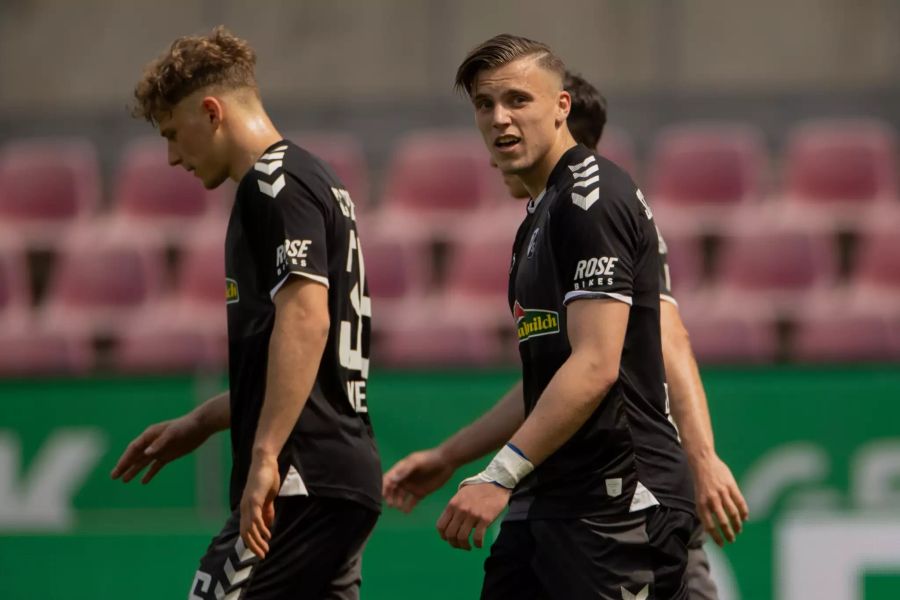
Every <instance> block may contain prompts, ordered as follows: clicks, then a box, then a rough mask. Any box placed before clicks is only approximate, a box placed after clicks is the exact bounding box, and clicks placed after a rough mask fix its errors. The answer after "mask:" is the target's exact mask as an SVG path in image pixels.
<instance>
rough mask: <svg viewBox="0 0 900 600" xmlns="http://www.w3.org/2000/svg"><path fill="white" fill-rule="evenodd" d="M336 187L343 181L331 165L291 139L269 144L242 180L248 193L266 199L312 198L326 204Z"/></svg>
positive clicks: (243, 187)
mask: <svg viewBox="0 0 900 600" xmlns="http://www.w3.org/2000/svg"><path fill="white" fill-rule="evenodd" d="M335 187H340V184H339V183H338V182H337V179H336V177H334V174H333V173H332V172H331V170H330V169H329V167H328V166H327V165H326V164H325V163H324V162H322V161H321V160H320V159H319V158H318V157H316V156H315V155H313V154H311V153H310V152H308V151H307V150H305V149H303V148H301V147H299V146H297V145H296V144H294V143H293V142H290V141H288V140H282V141H280V142H278V143H277V144H275V145H273V146H271V147H269V148H267V149H266V151H265V153H263V154H262V156H260V157H259V158H258V159H257V160H256V162H255V163H254V164H253V166H252V167H251V168H250V170H249V171H248V172H247V174H246V175H245V176H244V180H243V181H242V182H241V188H242V189H243V191H244V193H246V194H250V195H252V196H255V197H257V198H261V199H264V200H267V199H271V200H275V201H276V202H280V201H283V200H285V199H291V200H297V199H309V200H313V201H319V202H321V203H323V204H325V205H327V204H328V200H329V199H330V197H331V195H332V191H331V190H332V188H335Z"/></svg>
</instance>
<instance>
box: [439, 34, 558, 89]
mask: <svg viewBox="0 0 900 600" xmlns="http://www.w3.org/2000/svg"><path fill="white" fill-rule="evenodd" d="M532 56H533V57H535V58H536V59H537V61H538V64H539V65H540V66H541V67H543V68H545V69H547V70H549V71H552V72H554V73H556V74H557V75H559V80H560V84H562V82H563V79H564V78H565V74H566V65H565V64H563V61H562V60H561V59H560V58H559V57H558V56H556V55H555V54H553V51H552V50H551V49H550V46H548V45H547V44H544V43H541V42H536V41H534V40H529V39H528V38H524V37H520V36H517V35H510V34H508V33H502V34H500V35H495V36H494V37H492V38H491V39H489V40H487V41H486V42H484V43H482V44H480V45H479V46H478V47H477V48H475V49H474V50H472V51H471V52H469V54H468V55H467V56H466V58H465V60H463V62H462V64H461V65H459V68H458V69H457V70H456V86H455V87H456V89H458V90H462V91H464V92H465V93H466V94H467V95H468V96H469V97H470V98H471V97H472V92H473V91H474V87H475V81H476V80H477V79H478V74H479V73H481V72H482V71H484V70H487V69H496V68H497V67H502V66H504V65H508V64H509V63H511V62H513V61H515V60H518V59H520V58H526V57H532Z"/></svg>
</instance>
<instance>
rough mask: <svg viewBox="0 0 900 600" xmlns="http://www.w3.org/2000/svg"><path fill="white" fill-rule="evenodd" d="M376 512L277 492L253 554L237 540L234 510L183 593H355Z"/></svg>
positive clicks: (224, 596) (306, 597) (208, 596)
mask: <svg viewBox="0 0 900 600" xmlns="http://www.w3.org/2000/svg"><path fill="white" fill-rule="evenodd" d="M377 519H378V513H376V512H375V511H373V510H371V509H369V508H366V507H364V506H362V505H361V504H357V503H356V502H351V501H349V500H340V499H337V498H321V497H315V498H311V497H309V496H287V497H280V498H277V499H276V500H275V523H274V524H273V527H272V540H271V541H270V543H269V554H268V555H267V556H266V558H265V560H262V561H260V560H259V559H258V558H257V557H256V555H255V554H253V552H251V551H250V550H248V549H247V548H246V546H244V542H243V540H242V539H241V537H240V535H239V526H240V511H237V510H236V511H234V512H233V513H232V514H231V516H230V517H229V518H228V521H227V522H226V523H225V527H224V528H223V529H222V532H221V533H220V534H219V535H217V536H216V537H215V538H213V541H212V543H211V544H210V545H209V548H207V550H206V554H205V555H204V556H203V558H202V559H200V569H199V570H198V571H197V574H196V575H195V576H194V582H193V583H192V584H191V591H190V593H189V594H188V600H295V599H296V600H320V599H326V598H327V599H329V600H332V599H334V600H355V599H357V598H359V586H360V583H361V580H362V578H361V560H362V550H363V546H364V545H365V542H366V539H368V537H369V534H370V533H371V532H372V528H373V527H374V526H375V521H376V520H377Z"/></svg>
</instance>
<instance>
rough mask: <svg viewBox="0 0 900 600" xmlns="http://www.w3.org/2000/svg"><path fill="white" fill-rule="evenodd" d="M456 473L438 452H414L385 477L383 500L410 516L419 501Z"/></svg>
mask: <svg viewBox="0 0 900 600" xmlns="http://www.w3.org/2000/svg"><path fill="white" fill-rule="evenodd" d="M455 470H456V468H455V467H454V466H453V465H452V464H450V463H449V462H448V461H447V460H446V459H445V458H444V457H443V455H442V454H441V452H440V451H439V450H438V449H436V448H432V449H430V450H423V451H421V452H413V453H412V454H410V455H409V456H407V457H406V458H404V459H403V460H401V461H399V462H398V463H397V464H395V465H394V466H393V467H391V468H390V470H388V472H387V473H385V474H384V477H383V478H382V488H383V490H384V499H385V501H386V502H387V504H388V506H392V507H394V508H397V509H400V510H402V511H403V512H405V513H408V512H409V511H411V510H412V509H413V507H414V506H415V505H416V504H418V502H419V500H421V499H422V498H424V497H425V496H427V495H428V494H430V493H432V492H433V491H435V490H437V489H438V488H440V487H441V486H442V485H444V484H445V483H447V481H448V480H449V479H450V477H451V476H453V472H454V471H455Z"/></svg>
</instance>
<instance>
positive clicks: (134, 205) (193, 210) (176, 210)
mask: <svg viewBox="0 0 900 600" xmlns="http://www.w3.org/2000/svg"><path fill="white" fill-rule="evenodd" d="M223 195H224V192H222V191H220V190H214V191H207V190H206V189H205V188H204V187H203V184H202V183H201V181H200V180H199V179H198V178H197V177H195V176H194V175H192V174H190V173H188V172H187V171H185V170H184V169H183V168H182V167H181V166H178V167H172V166H170V165H169V164H168V161H167V156H166V143H165V140H163V139H161V138H159V137H148V138H140V139H137V140H134V141H132V142H131V143H130V144H128V146H127V147H126V148H125V150H124V154H123V157H122V160H121V163H120V165H119V170H118V173H117V174H116V183H115V186H114V195H113V219H114V223H113V226H117V227H119V226H122V225H125V226H126V227H127V226H128V225H137V226H138V227H139V228H140V229H142V230H143V234H142V235H144V236H145V237H146V236H148V235H153V234H157V235H158V236H159V237H160V239H165V240H169V241H172V240H176V241H177V240H179V239H181V238H182V237H183V236H185V235H187V231H188V229H189V228H190V227H193V226H194V225H195V223H196V222H197V221H198V220H202V219H203V218H204V217H206V216H208V215H209V214H210V213H211V212H219V213H221V212H224V211H225V201H224V200H223Z"/></svg>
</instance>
